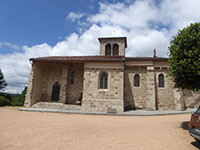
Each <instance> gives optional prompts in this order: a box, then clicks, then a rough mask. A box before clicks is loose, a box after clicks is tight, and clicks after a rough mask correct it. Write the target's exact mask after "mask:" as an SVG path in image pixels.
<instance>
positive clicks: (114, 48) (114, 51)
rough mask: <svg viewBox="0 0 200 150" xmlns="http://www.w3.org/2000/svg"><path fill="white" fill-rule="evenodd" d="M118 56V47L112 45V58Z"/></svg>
mask: <svg viewBox="0 0 200 150" xmlns="http://www.w3.org/2000/svg"><path fill="white" fill-rule="evenodd" d="M118 55H119V45H118V44H114V45H113V56H118Z"/></svg>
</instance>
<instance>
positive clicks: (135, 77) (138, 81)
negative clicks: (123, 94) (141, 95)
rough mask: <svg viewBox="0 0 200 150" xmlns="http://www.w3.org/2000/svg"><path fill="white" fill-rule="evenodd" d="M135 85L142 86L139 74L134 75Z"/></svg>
mask: <svg viewBox="0 0 200 150" xmlns="http://www.w3.org/2000/svg"><path fill="white" fill-rule="evenodd" d="M134 86H135V87H139V86H140V76H139V74H136V75H134Z"/></svg>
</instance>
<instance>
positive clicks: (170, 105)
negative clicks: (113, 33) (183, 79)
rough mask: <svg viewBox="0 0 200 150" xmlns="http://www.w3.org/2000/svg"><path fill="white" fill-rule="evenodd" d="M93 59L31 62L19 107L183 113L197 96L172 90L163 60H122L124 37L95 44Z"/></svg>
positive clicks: (166, 61)
mask: <svg viewBox="0 0 200 150" xmlns="http://www.w3.org/2000/svg"><path fill="white" fill-rule="evenodd" d="M98 40H99V43H100V55H99V56H55V57H39V58H31V59H30V62H31V64H32V69H31V73H30V79H29V83H28V90H27V95H26V100H25V104H24V105H25V107H35V108H53V109H64V110H79V111H83V112H107V111H108V110H109V109H112V110H114V111H116V112H117V113H121V112H124V111H126V110H135V109H144V110H184V109H185V108H186V107H195V106H197V105H199V99H200V97H199V93H195V92H192V91H182V90H178V89H175V88H173V81H172V80H171V78H170V76H169V66H170V64H169V63H168V58H163V57H157V56H156V51H155V50H154V55H153V57H126V56H125V50H126V48H127V39H126V37H104V38H99V39H98Z"/></svg>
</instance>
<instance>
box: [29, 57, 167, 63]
mask: <svg viewBox="0 0 200 150" xmlns="http://www.w3.org/2000/svg"><path fill="white" fill-rule="evenodd" d="M137 60H138V61H140V60H144V61H145V60H147V61H148V60H155V61H156V60H165V61H167V60H168V58H164V57H124V56H50V57H38V58H31V59H30V61H33V62H36V61H43V62H122V61H137Z"/></svg>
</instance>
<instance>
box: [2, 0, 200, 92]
mask: <svg viewBox="0 0 200 150" xmlns="http://www.w3.org/2000/svg"><path fill="white" fill-rule="evenodd" d="M198 6H200V1H199V0H192V1H191V0H162V1H161V2H160V3H159V4H156V3H154V2H153V1H152V0H136V1H135V2H133V3H129V4H127V3H126V4H123V3H115V4H111V3H100V4H99V10H98V12H97V13H96V14H91V15H90V16H88V17H87V18H86V20H85V21H82V22H77V23H78V24H79V25H80V28H82V26H83V25H84V30H83V29H82V32H81V33H71V35H69V36H67V37H66V38H65V39H64V40H62V41H60V42H58V43H57V44H56V45H55V46H49V45H48V44H46V43H44V44H39V45H34V46H32V47H28V46H23V47H22V49H23V53H17V52H14V53H13V54H6V55H0V68H2V71H3V73H4V76H5V79H6V81H7V82H8V84H9V86H8V88H7V89H6V91H8V92H13V93H15V92H21V90H22V89H23V87H24V86H25V85H26V84H27V82H28V76H29V72H30V66H31V65H30V63H29V58H31V57H39V56H53V55H57V56H58V55H62V56H72V55H76V56H77V55H98V54H99V43H98V37H106V36H126V37H127V43H128V48H127V49H126V54H127V56H152V55H153V49H154V48H156V49H157V54H158V56H167V51H168V46H169V43H170V40H171V38H172V36H174V35H176V32H177V30H178V29H181V28H183V27H185V26H187V25H189V24H190V23H191V22H197V21H200V13H198V12H199V8H198ZM83 16H84V13H83V14H76V13H73V12H71V13H70V14H69V15H68V19H70V20H71V21H75V20H78V19H80V18H82V17H83ZM85 27H87V28H86V29H85ZM7 45H9V44H7ZM0 46H1V45H0ZM13 49H15V48H14V47H13Z"/></svg>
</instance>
